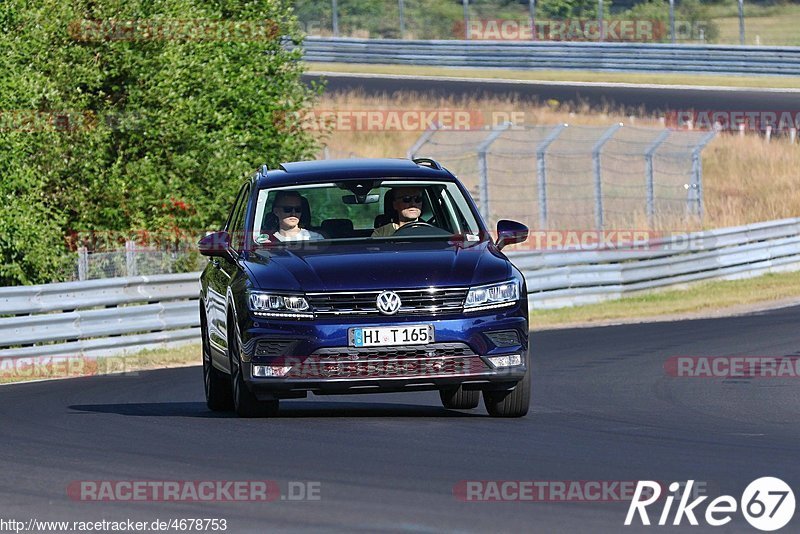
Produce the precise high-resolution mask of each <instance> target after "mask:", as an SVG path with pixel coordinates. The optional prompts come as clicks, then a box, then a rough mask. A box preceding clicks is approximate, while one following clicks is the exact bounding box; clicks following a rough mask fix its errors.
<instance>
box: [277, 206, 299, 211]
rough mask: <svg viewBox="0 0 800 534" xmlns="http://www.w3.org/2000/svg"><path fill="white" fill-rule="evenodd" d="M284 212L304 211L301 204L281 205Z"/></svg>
mask: <svg viewBox="0 0 800 534" xmlns="http://www.w3.org/2000/svg"><path fill="white" fill-rule="evenodd" d="M281 209H282V210H283V213H303V208H301V207H300V206H281Z"/></svg>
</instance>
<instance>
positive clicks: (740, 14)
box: [739, 0, 744, 45]
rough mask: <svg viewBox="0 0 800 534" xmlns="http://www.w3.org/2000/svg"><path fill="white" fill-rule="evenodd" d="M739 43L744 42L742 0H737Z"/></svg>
mask: <svg viewBox="0 0 800 534" xmlns="http://www.w3.org/2000/svg"><path fill="white" fill-rule="evenodd" d="M739 44H740V45H743V44H744V0H739Z"/></svg>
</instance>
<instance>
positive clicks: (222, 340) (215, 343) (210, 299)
mask: <svg viewBox="0 0 800 534" xmlns="http://www.w3.org/2000/svg"><path fill="white" fill-rule="evenodd" d="M249 190H250V188H249V185H244V186H242V188H241V189H240V190H239V195H238V196H237V197H236V202H234V204H233V207H232V208H231V212H230V214H229V215H228V220H227V221H226V223H225V227H224V230H225V231H226V232H228V234H229V235H230V237H231V239H232V240H234V241H235V240H236V239H239V238H241V237H243V236H242V233H241V232H239V233H238V235H237V232H236V230H235V229H236V228H237V226H236V225H237V223H238V221H239V220H240V219H241V220H243V218H244V213H245V208H246V207H247V199H248V194H247V193H248V192H249ZM232 248H233V247H231V248H229V253H231V254H235V252H234V251H233V250H232ZM232 266H233V267H234V268H235V264H234V260H232V259H231V258H228V257H226V258H219V257H213V258H211V260H210V268H209V271H208V295H207V297H206V311H207V317H208V328H209V341H210V345H211V347H212V349H213V350H212V357H213V359H214V360H215V361H216V363H217V364H218V367H222V368H224V369H227V368H228V361H227V354H226V350H227V348H228V338H227V330H226V328H225V323H226V321H225V319H226V318H225V313H226V295H227V293H228V286H229V285H230V280H231V276H232Z"/></svg>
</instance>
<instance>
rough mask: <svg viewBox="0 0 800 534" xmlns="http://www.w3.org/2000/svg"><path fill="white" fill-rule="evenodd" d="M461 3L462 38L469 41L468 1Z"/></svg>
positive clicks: (464, 0) (463, 0)
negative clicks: (462, 9) (462, 7)
mask: <svg viewBox="0 0 800 534" xmlns="http://www.w3.org/2000/svg"><path fill="white" fill-rule="evenodd" d="M461 3H462V4H463V5H464V34H465V37H464V38H465V39H471V37H470V31H469V0H462V1H461Z"/></svg>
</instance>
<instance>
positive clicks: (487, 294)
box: [464, 280, 519, 311]
mask: <svg viewBox="0 0 800 534" xmlns="http://www.w3.org/2000/svg"><path fill="white" fill-rule="evenodd" d="M518 300H519V282H517V281H516V280H509V281H508V282H502V283H500V284H490V285H486V286H478V287H471V288H470V289H469V293H467V300H466V302H465V303H464V310H465V311H470V310H478V309H489V308H501V307H503V306H510V305H512V304H514V303H515V302H516V301H518Z"/></svg>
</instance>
